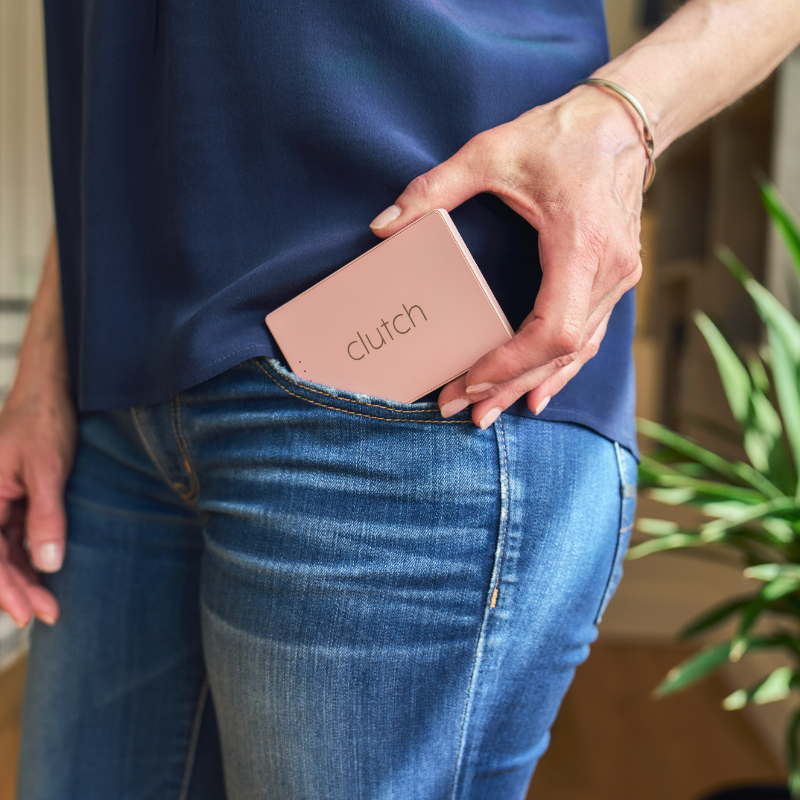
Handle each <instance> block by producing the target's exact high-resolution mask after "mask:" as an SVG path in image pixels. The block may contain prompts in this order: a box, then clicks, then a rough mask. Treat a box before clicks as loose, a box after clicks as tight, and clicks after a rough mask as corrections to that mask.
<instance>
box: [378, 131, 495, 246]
mask: <svg viewBox="0 0 800 800" xmlns="http://www.w3.org/2000/svg"><path fill="white" fill-rule="evenodd" d="M478 138H479V137H476V138H475V139H471V140H470V141H469V142H467V144H465V145H464V147H462V148H461V149H460V150H459V151H458V152H457V153H456V154H455V155H454V156H452V157H451V158H448V159H447V161H443V162H442V163H441V164H439V166H437V167H434V168H433V169H432V170H430V171H429V172H426V173H425V174H423V175H420V176H419V177H417V178H415V179H414V180H413V181H411V183H409V184H408V186H407V187H406V189H405V191H404V192H403V193H402V194H401V195H400V197H398V198H397V200H396V201H395V203H394V205H391V206H389V208H387V209H386V210H385V211H382V212H381V213H380V214H378V216H377V217H375V219H374V220H372V222H371V223H370V228H372V232H373V233H375V234H377V235H378V236H380V237H381V238H383V239H385V238H387V237H388V236H392V235H393V234H395V233H397V232H398V231H399V230H400V229H401V228H404V227H405V226H406V225H409V224H410V223H412V222H414V220H416V219H419V218H420V217H422V216H424V215H425V214H427V213H428V212H429V211H433V209H434V208H443V209H445V211H452V210H453V209H454V208H455V207H456V206H460V205H461V204H462V203H463V202H464V201H465V200H469V198H470V197H474V196H475V195H476V194H479V193H480V192H482V191H484V186H483V182H482V180H479V179H478V177H477V176H478V175H480V172H479V171H477V170H476V169H475V168H474V167H475V160H476V157H477V154H478V149H479V145H477V144H476V140H477V139H478Z"/></svg>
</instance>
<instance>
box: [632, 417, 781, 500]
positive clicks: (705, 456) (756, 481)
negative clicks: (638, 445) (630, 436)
mask: <svg viewBox="0 0 800 800" xmlns="http://www.w3.org/2000/svg"><path fill="white" fill-rule="evenodd" d="M636 425H637V428H638V429H639V432H640V433H642V434H644V435H645V436H647V437H649V438H650V439H654V440H655V441H657V442H659V443H660V444H663V445H664V446H665V447H669V448H670V449H672V450H674V451H675V452H676V453H680V454H681V455H683V456H686V457H687V458H691V459H692V460H694V461H696V462H697V463H698V464H703V465H704V466H706V467H708V468H709V469H712V470H714V471H715V472H717V473H718V474H720V475H723V476H724V477H726V478H728V479H730V480H733V481H737V480H738V481H741V482H743V483H747V484H749V485H750V486H752V487H753V488H754V489H756V490H757V491H759V492H761V493H762V494H764V495H766V496H767V497H779V496H781V495H782V494H783V492H781V491H780V490H779V489H778V488H777V487H776V486H774V485H773V484H772V483H771V482H770V481H769V480H768V479H767V478H766V477H765V476H763V475H762V474H761V473H759V472H758V471H756V470H754V469H753V467H751V466H750V465H749V464H744V463H742V462H741V461H738V462H733V461H728V460H727V459H724V458H722V457H721V456H718V455H717V454H716V453H712V452H711V451H710V450H706V449H705V448H704V447H700V445H697V444H695V443H694V442H693V441H691V440H690V439H687V438H685V437H684V436H681V435H680V434H678V433H674V432H673V431H671V430H669V428H665V427H664V426H663V425H659V424H658V423H657V422H651V421H649V420H646V419H641V418H639V419H637V421H636Z"/></svg>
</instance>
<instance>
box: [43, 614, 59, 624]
mask: <svg viewBox="0 0 800 800" xmlns="http://www.w3.org/2000/svg"><path fill="white" fill-rule="evenodd" d="M39 619H40V620H41V621H42V622H44V623H45V624H46V625H55V624H56V618H55V617H51V616H50V615H49V614H39Z"/></svg>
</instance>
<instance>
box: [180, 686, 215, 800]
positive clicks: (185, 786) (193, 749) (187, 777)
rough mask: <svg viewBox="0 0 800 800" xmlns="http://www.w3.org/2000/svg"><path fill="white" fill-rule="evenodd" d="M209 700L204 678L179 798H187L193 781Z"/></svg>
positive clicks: (193, 722)
mask: <svg viewBox="0 0 800 800" xmlns="http://www.w3.org/2000/svg"><path fill="white" fill-rule="evenodd" d="M207 700H208V678H204V679H203V685H202V686H201V687H200V694H199V695H198V697H197V703H196V705H195V710H194V716H193V717H192V728H191V731H190V733H189V748H188V750H187V751H186V764H185V766H184V769H183V778H182V780H181V788H180V792H179V793H178V798H177V800H186V798H187V796H188V794H189V784H190V783H191V782H192V770H193V769H194V759H195V755H196V753H197V742H198V740H199V739H200V725H201V723H202V721H203V712H204V711H205V707H206V702H207Z"/></svg>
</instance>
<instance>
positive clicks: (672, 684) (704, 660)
mask: <svg viewBox="0 0 800 800" xmlns="http://www.w3.org/2000/svg"><path fill="white" fill-rule="evenodd" d="M730 651H731V641H730V640H726V641H724V642H719V643H718V644H714V645H711V646H710V647H706V648H704V649H703V650H701V651H700V652H699V653H695V655H693V656H691V657H690V658H688V659H686V661H683V662H682V663H681V664H678V666H677V667H673V668H672V669H671V670H670V671H669V672H668V673H667V677H666V678H664V680H663V681H662V682H661V684H660V685H659V686H658V688H657V689H656V692H655V693H656V695H657V696H659V697H663V696H664V695H667V694H672V693H673V692H677V691H679V690H680V689H685V688H686V687H687V686H690V685H691V684H693V683H695V682H696V681H699V680H700V679H701V678H704V677H705V676H706V675H708V674H709V672H713V671H714V670H715V669H716V668H717V667H720V666H722V665H723V664H724V663H726V662H727V661H728V656H729V655H730Z"/></svg>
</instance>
